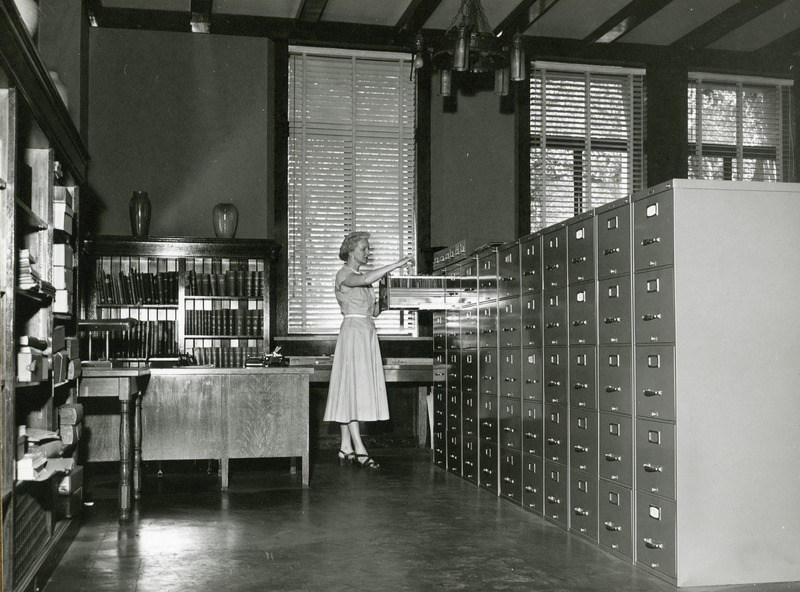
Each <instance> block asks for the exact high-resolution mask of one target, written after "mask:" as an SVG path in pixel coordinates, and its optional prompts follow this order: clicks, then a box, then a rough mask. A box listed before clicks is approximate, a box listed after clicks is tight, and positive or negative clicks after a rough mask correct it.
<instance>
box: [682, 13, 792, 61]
mask: <svg viewBox="0 0 800 592" xmlns="http://www.w3.org/2000/svg"><path fill="white" fill-rule="evenodd" d="M782 2H784V0H748V1H747V2H737V3H736V4H734V5H733V6H731V7H730V8H728V9H727V10H724V11H722V12H721V13H719V14H718V15H717V16H715V17H714V18H712V19H711V20H709V21H706V22H705V23H703V24H702V25H700V26H699V27H697V28H696V29H694V30H692V31H691V32H689V33H687V34H686V35H684V36H683V37H681V38H680V39H678V40H676V41H675V42H673V43H672V45H671V46H670V47H671V48H672V49H675V50H679V51H695V50H698V49H703V48H705V47H708V46H709V45H713V44H714V43H715V42H716V41H718V40H720V39H722V38H723V37H724V36H725V35H727V34H728V33H730V32H732V31H735V30H736V29H738V28H739V27H741V26H743V25H745V24H747V23H748V22H749V21H751V20H753V19H754V18H756V17H757V16H759V15H761V14H763V13H764V12H766V11H767V10H770V9H772V8H775V7H776V6H777V5H778V4H781V3H782Z"/></svg>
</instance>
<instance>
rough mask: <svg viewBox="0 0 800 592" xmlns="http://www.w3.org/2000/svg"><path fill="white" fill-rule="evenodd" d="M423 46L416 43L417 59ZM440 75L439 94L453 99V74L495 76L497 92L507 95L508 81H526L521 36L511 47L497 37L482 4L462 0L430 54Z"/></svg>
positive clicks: (476, 0) (418, 41) (417, 41)
mask: <svg viewBox="0 0 800 592" xmlns="http://www.w3.org/2000/svg"><path fill="white" fill-rule="evenodd" d="M420 44H421V41H420V39H419V36H417V39H416V40H415V47H414V51H415V55H418V51H417V48H418V47H419V45H420ZM431 56H432V62H433V65H434V67H435V68H436V69H438V70H439V71H440V76H439V81H440V82H439V83H440V86H439V94H441V95H442V96H450V93H451V92H452V79H453V72H471V73H478V74H479V73H485V72H494V73H495V92H496V93H497V94H500V95H506V94H508V81H509V80H514V81H519V80H524V79H525V52H524V50H523V48H522V36H521V35H519V34H517V35H515V36H514V40H513V43H512V44H511V47H508V44H504V43H503V40H502V39H500V38H499V37H496V36H495V34H494V32H493V31H492V27H491V26H490V25H489V20H488V19H487V18H486V13H485V12H484V10H483V6H482V5H481V2H480V0H461V6H460V7H459V9H458V12H457V13H456V15H455V17H454V18H453V22H452V23H450V27H448V29H447V31H445V33H444V35H443V36H442V39H441V40H440V42H439V43H438V44H437V45H436V46H435V47H434V48H433V51H432V53H431Z"/></svg>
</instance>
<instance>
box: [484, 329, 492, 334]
mask: <svg viewBox="0 0 800 592" xmlns="http://www.w3.org/2000/svg"><path fill="white" fill-rule="evenodd" d="M483 333H494V329H482V330H481V334H483Z"/></svg>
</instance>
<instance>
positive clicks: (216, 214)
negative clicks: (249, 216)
mask: <svg viewBox="0 0 800 592" xmlns="http://www.w3.org/2000/svg"><path fill="white" fill-rule="evenodd" d="M212 218H213V221H214V234H216V235H217V238H233V236H234V235H235V234H236V225H237V224H238V223H239V210H237V209H236V206H235V205H233V204H232V203H218V204H217V205H215V206H214V210H213V211H212Z"/></svg>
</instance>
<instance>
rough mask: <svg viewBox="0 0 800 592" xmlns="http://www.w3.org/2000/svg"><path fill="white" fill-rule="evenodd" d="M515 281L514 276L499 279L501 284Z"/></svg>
mask: <svg viewBox="0 0 800 592" xmlns="http://www.w3.org/2000/svg"><path fill="white" fill-rule="evenodd" d="M515 279H516V278H514V276H510V277H501V278H500V281H501V282H513V281H514V280H515Z"/></svg>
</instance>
